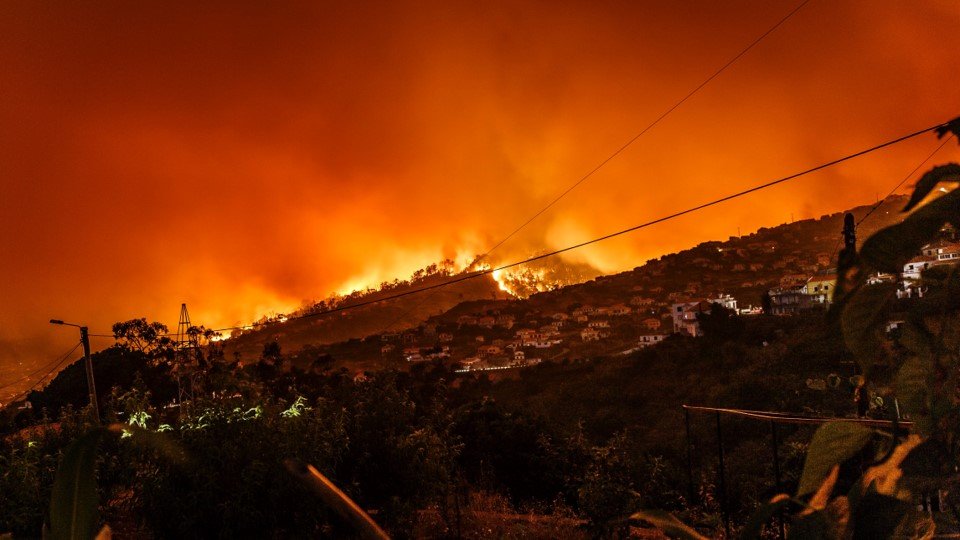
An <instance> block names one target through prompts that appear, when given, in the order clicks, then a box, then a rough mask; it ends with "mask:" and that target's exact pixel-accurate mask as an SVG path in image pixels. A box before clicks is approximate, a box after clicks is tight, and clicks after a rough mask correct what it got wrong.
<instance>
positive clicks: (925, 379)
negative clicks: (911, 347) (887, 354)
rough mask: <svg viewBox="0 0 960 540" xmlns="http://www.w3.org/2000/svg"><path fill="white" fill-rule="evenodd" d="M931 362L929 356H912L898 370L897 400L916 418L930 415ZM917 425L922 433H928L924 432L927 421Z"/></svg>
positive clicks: (901, 406) (904, 410)
mask: <svg viewBox="0 0 960 540" xmlns="http://www.w3.org/2000/svg"><path fill="white" fill-rule="evenodd" d="M923 356H926V355H923ZM931 362H932V359H931V358H929V357H927V358H923V357H921V356H910V357H909V358H907V360H906V361H904V363H903V364H902V365H901V366H900V370H899V371H898V372H897V382H896V389H897V400H898V401H899V403H900V408H901V411H902V412H904V413H906V414H908V415H910V416H911V417H914V419H915V420H920V419H921V418H924V417H927V416H929V415H930V404H929V403H928V397H929V394H928V392H929V390H930V383H931V382H932V381H931V377H932V376H933V370H932V369H931V368H932V365H931ZM917 427H918V428H920V429H921V434H924V435H926V434H927V433H925V432H924V431H925V429H926V427H928V426H927V425H926V423H924V422H921V423H920V424H919V425H918V426H917Z"/></svg>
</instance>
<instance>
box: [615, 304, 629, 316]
mask: <svg viewBox="0 0 960 540" xmlns="http://www.w3.org/2000/svg"><path fill="white" fill-rule="evenodd" d="M631 311H632V310H631V309H630V308H629V307H627V306H625V305H623V304H616V305H613V306H610V315H613V316H614V317H622V316H624V315H629V314H630V312H631Z"/></svg>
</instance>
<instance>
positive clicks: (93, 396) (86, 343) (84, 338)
mask: <svg viewBox="0 0 960 540" xmlns="http://www.w3.org/2000/svg"><path fill="white" fill-rule="evenodd" d="M50 324H59V325H62V326H73V327H75V328H79V329H80V343H81V344H82V345H83V365H84V367H85V368H86V371H87V392H88V393H89V394H90V406H92V407H93V416H94V418H96V420H97V423H100V407H99V406H98V405H97V387H96V385H94V383H93V361H92V360H91V359H90V334H89V332H88V331H87V327H86V326H80V325H79V324H73V323H68V322H63V321H62V320H60V319H50Z"/></svg>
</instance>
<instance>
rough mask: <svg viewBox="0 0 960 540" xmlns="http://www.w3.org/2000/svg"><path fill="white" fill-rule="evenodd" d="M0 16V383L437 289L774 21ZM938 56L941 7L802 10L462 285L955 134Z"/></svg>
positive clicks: (855, 194) (776, 206)
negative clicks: (495, 270) (76, 357)
mask: <svg viewBox="0 0 960 540" xmlns="http://www.w3.org/2000/svg"><path fill="white" fill-rule="evenodd" d="M5 7H6V9H4V10H3V12H2V13H0V35H3V36H4V38H3V39H2V40H0V65H3V66H4V77H3V81H2V82H0V170H2V171H3V173H4V177H3V179H2V180H0V237H2V238H3V240H2V245H0V246H2V253H4V254H5V255H7V264H6V265H4V266H3V267H0V298H3V299H4V308H3V309H2V310H0V368H2V367H3V366H19V365H20V363H23V364H24V365H30V366H36V365H40V364H42V363H44V362H46V361H49V359H51V358H52V357H55V356H56V355H57V354H59V353H61V352H63V351H64V350H66V349H68V348H69V347H70V346H71V345H72V343H73V341H75V339H74V336H72V335H68V334H67V333H65V332H55V331H54V330H52V329H50V328H49V325H48V324H46V321H47V320H48V319H49V318H51V317H57V318H64V319H70V320H75V321H80V322H83V323H85V324H88V325H89V326H90V327H91V329H92V330H94V329H95V330H97V331H105V330H107V331H108V330H109V328H110V325H111V324H112V323H113V322H116V321H120V320H127V319H130V318H134V317H147V318H148V319H151V320H159V321H162V322H164V323H166V324H167V325H168V326H171V327H172V328H175V327H176V320H177V319H176V316H177V313H178V308H179V305H180V303H181V302H186V303H187V304H188V306H189V307H190V312H191V314H192V315H193V317H194V321H193V322H195V323H197V324H204V325H205V326H207V327H208V328H222V327H227V326H235V325H238V324H250V323H252V322H253V321H256V320H258V319H259V318H262V317H264V316H271V315H276V314H289V313H292V312H294V311H296V310H297V309H298V308H300V307H301V306H303V305H304V304H305V303H307V302H311V301H315V300H320V299H323V298H326V297H328V296H329V295H331V294H340V295H344V294H349V293H350V292H352V291H353V290H363V289H366V288H367V287H371V288H376V287H378V286H379V284H380V283H381V282H384V281H392V280H394V279H408V278H409V276H410V275H411V274H412V273H413V272H414V271H416V270H418V269H420V268H423V267H425V266H427V265H429V264H433V263H437V262H440V261H443V260H444V259H451V260H453V261H454V262H455V263H456V267H457V268H463V267H465V266H466V265H467V264H469V263H470V262H471V261H472V260H473V258H474V257H475V256H476V255H478V254H482V253H485V252H486V251H487V250H488V249H489V248H490V247H491V246H493V245H495V244H496V243H497V242H498V241H500V240H501V239H503V238H504V237H505V236H506V235H507V234H508V233H510V231H513V230H514V229H515V228H516V227H517V226H518V225H520V224H521V223H523V222H524V221H526V220H527V219H528V218H530V217H531V216H532V215H533V214H534V213H535V212H537V211H538V210H539V209H540V208H542V207H543V206H544V205H546V204H547V203H548V202H550V201H551V200H553V199H554V198H555V197H556V196H557V195H558V194H559V193H561V192H563V191H564V190H565V189H567V188H568V187H569V186H570V185H571V184H573V183H574V182H575V181H577V179H579V178H581V177H582V176H583V175H584V174H585V173H587V172H588V171H590V170H591V169H593V168H594V167H595V166H596V165H597V164H598V163H599V162H600V161H602V160H603V159H604V158H606V157H607V156H609V155H610V154H611V152H613V151H614V150H615V149H617V148H619V147H620V146H621V145H622V144H623V143H624V142H626V141H627V140H629V139H630V138H631V137H633V136H634V135H636V134H637V133H638V131H639V130H640V129H642V128H643V127H644V126H646V125H647V124H649V123H650V122H651V121H652V120H653V119H654V118H656V117H657V116H659V115H660V114H661V113H662V112H663V111H664V110H666V109H667V108H668V107H669V106H670V105H672V104H673V103H676V101H677V100H678V99H679V98H681V97H682V96H683V95H685V94H686V93H687V92H689V91H690V90H691V89H692V88H694V87H695V86H696V85H697V84H699V83H700V82H701V81H703V80H704V78H705V77H706V76H708V75H709V74H710V73H713V72H714V71H715V70H716V69H717V68H718V67H719V66H721V65H723V64H724V63H725V62H727V61H728V60H729V59H730V58H731V57H732V56H733V55H734V54H736V52H738V51H739V50H741V49H742V48H743V47H744V46H745V45H746V44H747V43H749V42H750V41H752V40H753V39H754V38H756V37H757V36H758V35H759V34H760V33H762V32H763V31H764V30H765V29H767V28H769V27H770V25H772V24H773V23H774V22H775V21H777V20H779V19H780V18H781V17H782V16H783V15H784V14H785V13H786V12H787V11H789V9H790V6H788V5H785V4H782V3H777V2H764V1H759V0H738V1H737V2H733V3H728V2H724V3H718V2H710V1H707V0H697V1H695V2H689V3H683V4H677V3H672V2H664V3H648V2H626V3H562V4H557V3H550V2H536V1H521V2H512V3H508V4H497V3H456V2H454V3H450V2H427V3H423V4H418V5H417V6H416V7H415V8H411V7H410V6H408V5H403V4H394V3H377V4H372V3H368V2H351V3H346V4H334V5H331V4H326V3H314V4H311V3H307V4H295V3H269V4H263V3H244V2H240V3H236V2H231V3H226V2H214V3H204V4H203V5H200V4H189V3H188V4H182V5H166V4H164V5H163V6H160V5H152V4H143V3H129V2H127V3H124V2H110V1H108V2H106V3H104V4H98V5H96V6H80V5H77V6H73V5H67V4H64V5H56V6H54V5H43V4H38V3H30V2H26V3H10V4H9V5H7V6H5ZM956 35H960V17H958V16H957V9H956V3H955V2H954V1H951V0H932V1H929V2H923V3H896V2H888V3H875V2H867V3H817V2H811V3H809V4H808V5H807V6H805V7H804V8H803V9H802V10H800V11H799V12H798V13H797V14H796V15H795V16H794V17H793V18H792V19H791V20H789V21H788V22H787V23H785V24H784V25H783V26H782V27H781V28H779V29H778V30H777V31H776V32H774V33H772V34H771V35H770V36H768V37H767V38H765V40H764V41H763V42H762V43H761V44H760V45H758V46H757V47H756V48H755V49H754V50H751V51H750V52H749V53H748V54H746V55H744V56H743V57H742V58H741V59H739V60H738V61H737V62H736V63H735V64H733V65H732V66H731V67H730V68H729V69H728V70H727V71H725V72H724V73H723V74H722V75H720V76H719V77H717V78H716V79H715V80H714V81H712V82H711V83H710V84H709V85H708V86H706V87H704V89H703V90H702V91H701V92H699V93H698V94H697V95H695V96H694V97H693V98H691V99H690V100H688V101H687V102H686V103H684V104H683V106H681V107H679V108H678V109H676V110H675V111H674V112H673V113H671V114H670V115H669V116H668V117H667V118H665V119H664V121H663V122H661V123H660V124H659V125H657V127H656V128H654V129H653V130H651V131H650V132H649V133H647V134H646V135H644V136H643V137H641V138H640V139H639V140H638V141H637V142H636V143H635V144H634V145H633V146H631V147H630V148H628V149H627V150H626V151H624V152H623V153H622V154H620V155H619V156H618V157H617V158H616V159H614V160H612V161H610V162H609V163H608V164H607V165H606V166H604V167H603V169H601V170H600V171H599V172H598V173H597V174H596V175H594V176H593V177H592V178H590V179H589V180H588V181H586V182H585V183H583V184H582V185H581V186H580V187H578V188H577V189H576V190H574V191H573V192H571V193H570V195H569V196H567V197H566V198H564V199H563V200H561V201H560V202H559V203H557V204H556V205H555V206H554V207H553V208H551V209H550V210H549V211H548V212H546V213H544V214H543V215H542V216H540V217H539V218H538V219H537V220H535V221H534V222H533V223H531V224H530V226H528V227H526V228H525V229H524V230H523V231H522V232H521V233H519V234H517V235H516V236H515V237H514V238H512V239H511V240H510V241H509V242H507V243H506V244H504V245H503V246H502V247H500V248H498V249H497V250H496V251H495V252H494V253H493V254H492V255H491V257H490V259H489V261H488V262H489V264H491V265H493V266H494V267H495V266H497V265H499V264H504V263H508V262H513V261H516V260H520V259H523V258H526V257H528V256H530V255H531V254H536V253H543V252H545V251H550V250H554V249H558V248H562V247H566V246H568V245H571V244H574V243H577V242H581V241H584V240H587V239H589V238H593V237H597V236H601V235H603V234H607V233H610V232H613V231H616V230H619V229H622V228H625V227H629V226H632V225H636V224H638V223H641V222H645V221H648V220H650V219H653V218H657V217H660V216H662V215H665V214H669V213H671V212H674V211H677V210H680V209H683V208H687V207H689V206H692V205H694V204H698V203H702V202H705V201H708V200H711V199H714V198H716V197H719V196H723V195H726V194H729V193H732V192H735V191H738V190H741V189H743V188H746V187H749V186H752V185H755V184H758V183H760V182H763V181H766V180H770V179H773V178H777V177H780V176H783V175H785V174H789V173H792V172H796V171H798V170H802V169H805V168H807V167H809V166H811V165H814V164H818V163H822V162H825V161H829V160H830V159H833V158H836V157H840V156H842V155H845V154H847V153H850V152H853V151H857V150H860V149H862V148H865V147H868V146H871V145H873V144H876V143H878V142H882V141H884V140H888V139H890V138H893V137H896V136H899V135H902V134H904V133H906V132H909V131H913V130H915V129H918V128H920V127H924V126H927V125H931V124H933V123H935V122H938V121H942V120H947V119H949V118H952V117H954V116H957V115H958V114H960V110H957V109H956V106H957V103H960V88H958V87H957V85H955V84H951V81H952V79H951V77H952V75H953V74H954V73H957V72H960V56H958V55H956V53H955V51H954V48H953V47H951V44H952V43H953V41H952V38H954V37H955V36H956ZM936 145H937V141H936V140H935V138H934V137H933V136H932V135H931V136H929V137H920V138H917V139H915V140H912V141H909V142H907V143H904V144H901V145H897V146H895V147H892V148H889V149H887V150H884V151H882V152H877V153H876V154H871V155H870V156H867V157H864V158H862V159H858V160H856V161H853V162H850V163H846V164H844V165H842V166H838V167H834V168H831V169H828V170H825V171H823V172H820V173H817V174H815V175H811V176H809V177H805V178H803V179H801V180H798V181H796V182H791V183H787V184H783V185H780V186H777V187H775V188H772V189H769V190H766V191H764V192H762V193H757V194H754V195H751V196H749V197H745V198H743V199H739V200H736V201H732V202H730V203H728V204H724V205H720V206H717V207H713V208H710V209H707V210H705V211H703V212H698V213H696V214H694V215H690V216H686V217H683V218H681V219H677V220H674V221H671V222H669V223H668V224H663V225H660V226H654V227H651V228H649V229H646V230H643V231H639V232H637V233H635V234H631V235H627V236H624V237H621V238H617V239H614V240H610V241H608V242H604V243H601V244H597V245H593V246H590V247H588V248H585V249H583V250H577V251H574V252H570V253H567V254H564V255H563V256H562V257H561V260H563V261H564V262H565V263H567V264H569V265H571V266H575V267H576V268H577V271H578V272H580V275H585V274H589V273H590V272H603V273H611V272H617V271H622V270H626V269H630V268H633V267H635V266H639V265H642V264H643V263H644V261H646V260H647V259H649V258H653V257H657V256H659V255H661V254H663V253H665V252H672V251H676V250H679V249H683V248H687V247H690V246H692V245H695V244H697V243H700V242H703V241H706V240H714V239H720V240H723V239H726V238H727V237H729V236H731V235H735V234H736V231H737V230H738V229H739V230H741V231H742V233H743V234H747V233H749V232H751V231H753V230H756V229H758V228H760V227H764V226H773V225H778V224H781V223H784V222H786V221H788V220H789V219H790V216H791V215H793V216H794V217H795V219H803V218H811V217H814V218H815V217H819V216H820V215H822V214H827V213H832V212H836V211H839V210H843V209H845V208H849V207H851V206H854V205H858V204H865V203H870V202H873V201H874V200H875V198H876V197H877V196H878V194H879V195H881V196H882V195H883V194H885V193H886V192H887V191H888V190H889V189H890V187H892V186H893V185H894V184H896V183H897V182H898V181H899V180H900V179H902V177H903V176H904V175H905V174H906V173H907V172H908V171H910V170H911V169H912V168H913V167H915V166H916V165H917V163H919V161H920V160H921V159H922V158H923V157H925V156H926V155H927V154H929V152H930V151H931V150H932V149H933V148H935V147H936ZM949 160H954V161H956V160H960V151H958V147H957V146H956V145H955V144H950V145H948V147H946V148H944V150H943V151H942V152H941V153H940V154H938V156H937V158H936V160H935V162H937V163H942V162H945V161H949ZM907 189H908V188H907V187H904V188H903V191H906V190H907ZM537 268H540V267H534V268H533V269H534V270H535V271H539V270H538V269H537ZM551 271H552V270H546V271H545V273H544V274H543V275H541V276H540V277H539V278H535V279H534V281H536V280H537V279H543V280H546V282H548V281H549V280H550V276H551V275H554V274H551ZM510 276H512V277H513V279H526V278H524V277H522V276H523V274H522V271H521V270H520V269H518V270H516V271H513V269H511V271H510V272H503V273H500V274H499V275H498V276H496V277H497V279H498V282H499V283H500V286H501V288H503V287H505V286H506V287H509V286H510V285H509V284H508V283H507V281H508V279H507V278H508V277H510ZM518 276H520V277H518ZM171 323H172V324H171ZM108 344H109V341H108V340H107V341H105V342H99V343H95V344H94V345H95V347H102V346H105V345H108ZM2 377H3V374H2V370H0V380H2Z"/></svg>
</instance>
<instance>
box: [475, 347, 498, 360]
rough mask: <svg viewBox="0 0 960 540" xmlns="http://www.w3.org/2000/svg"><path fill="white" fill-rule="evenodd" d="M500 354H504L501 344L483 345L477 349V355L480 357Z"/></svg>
mask: <svg viewBox="0 0 960 540" xmlns="http://www.w3.org/2000/svg"><path fill="white" fill-rule="evenodd" d="M500 354H503V348H502V347H500V346H499V345H482V346H481V347H479V348H478V349H477V356H479V357H480V358H485V357H487V356H496V355H500Z"/></svg>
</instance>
